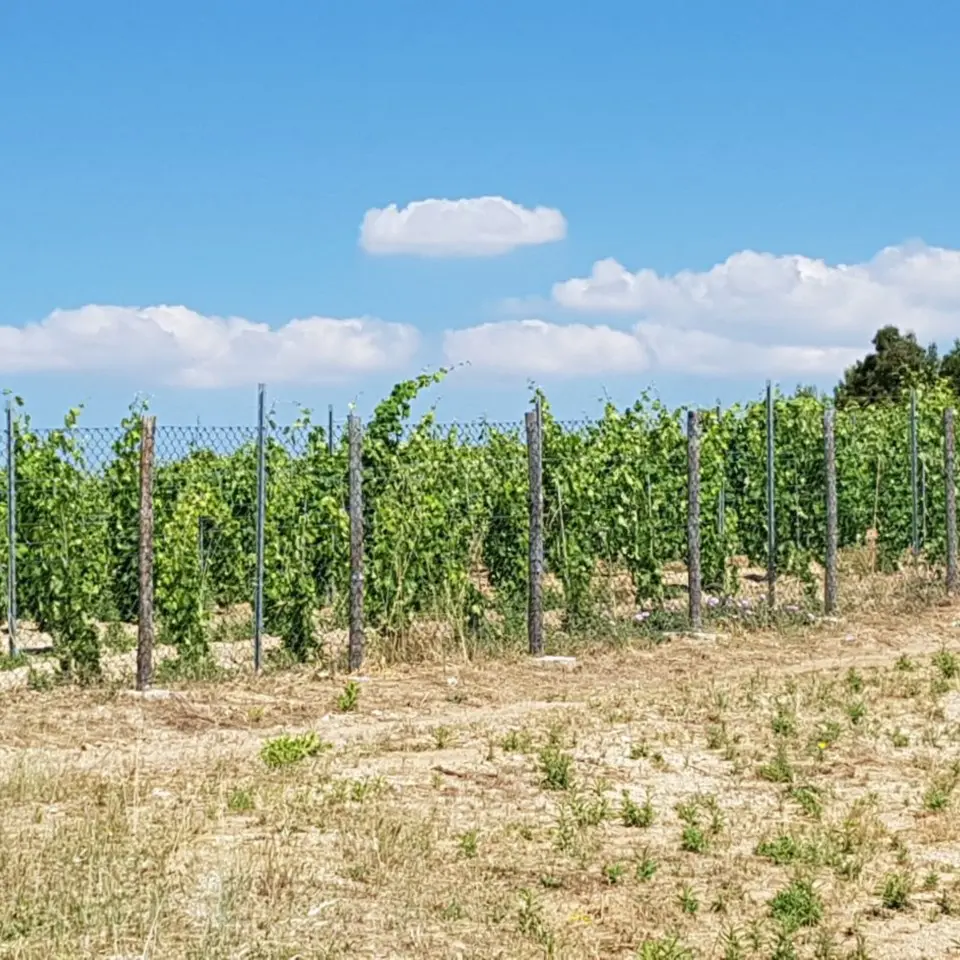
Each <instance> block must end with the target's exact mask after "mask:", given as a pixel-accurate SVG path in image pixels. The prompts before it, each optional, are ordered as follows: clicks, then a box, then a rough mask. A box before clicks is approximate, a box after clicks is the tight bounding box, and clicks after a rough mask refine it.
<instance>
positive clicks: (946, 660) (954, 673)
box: [933, 649, 960, 680]
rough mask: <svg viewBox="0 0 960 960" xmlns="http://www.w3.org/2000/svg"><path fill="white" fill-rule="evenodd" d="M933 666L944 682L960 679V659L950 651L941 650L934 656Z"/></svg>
mask: <svg viewBox="0 0 960 960" xmlns="http://www.w3.org/2000/svg"><path fill="white" fill-rule="evenodd" d="M933 665H934V667H935V668H936V670H937V671H938V672H939V674H940V676H941V677H943V679H944V680H955V679H956V678H957V677H960V658H958V657H957V655H956V654H955V653H952V652H951V651H949V650H946V649H941V650H939V651H938V652H937V653H935V654H934V655H933Z"/></svg>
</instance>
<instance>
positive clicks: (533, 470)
mask: <svg viewBox="0 0 960 960" xmlns="http://www.w3.org/2000/svg"><path fill="white" fill-rule="evenodd" d="M524 420H525V425H526V428H527V466H528V470H529V477H530V531H529V533H530V555H529V577H530V585H529V592H528V605H527V642H528V646H529V650H530V653H531V654H532V655H533V656H540V655H541V654H542V653H543V432H542V431H543V416H542V414H541V411H540V401H539V400H537V402H536V406H535V407H534V409H533V410H531V411H529V412H528V413H527V414H526V417H525V418H524Z"/></svg>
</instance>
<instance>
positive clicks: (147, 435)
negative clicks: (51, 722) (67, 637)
mask: <svg viewBox="0 0 960 960" xmlns="http://www.w3.org/2000/svg"><path fill="white" fill-rule="evenodd" d="M155 429H156V418H155V417H142V418H141V420H140V563H139V566H140V604H139V610H138V612H137V689H138V690H146V689H147V687H148V686H149V685H150V678H151V676H152V674H153V460H154V436H155Z"/></svg>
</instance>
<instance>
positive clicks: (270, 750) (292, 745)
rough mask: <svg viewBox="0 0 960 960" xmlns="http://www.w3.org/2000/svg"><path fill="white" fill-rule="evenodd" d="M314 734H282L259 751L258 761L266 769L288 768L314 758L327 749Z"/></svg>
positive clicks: (327, 746) (325, 744) (326, 745)
mask: <svg viewBox="0 0 960 960" xmlns="http://www.w3.org/2000/svg"><path fill="white" fill-rule="evenodd" d="M329 747H330V745H329V744H327V743H324V742H323V741H322V740H321V739H320V738H319V737H318V736H317V735H316V734H315V733H302V734H298V735H296V736H291V735H289V734H282V735H281V736H279V737H275V738H274V739H273V740H268V741H267V742H266V743H265V744H264V745H263V747H262V748H261V749H260V759H261V760H263V762H264V763H265V764H266V765H267V766H268V767H273V768H277V767H288V766H290V765H291V764H294V763H299V762H300V761H301V760H306V759H307V758H308V757H313V756H316V755H317V754H318V753H320V752H321V751H322V750H327V749H329Z"/></svg>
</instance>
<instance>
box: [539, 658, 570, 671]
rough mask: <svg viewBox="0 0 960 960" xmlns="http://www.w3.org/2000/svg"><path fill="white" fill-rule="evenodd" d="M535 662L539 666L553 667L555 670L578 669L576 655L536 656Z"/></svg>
mask: <svg viewBox="0 0 960 960" xmlns="http://www.w3.org/2000/svg"><path fill="white" fill-rule="evenodd" d="M533 662H534V664H535V665H536V666H538V667H552V668H553V669H555V670H576V669H577V658H576V657H558V656H543V657H534V658H533Z"/></svg>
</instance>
